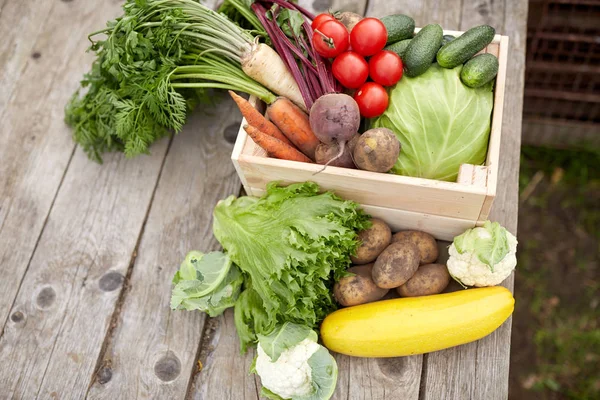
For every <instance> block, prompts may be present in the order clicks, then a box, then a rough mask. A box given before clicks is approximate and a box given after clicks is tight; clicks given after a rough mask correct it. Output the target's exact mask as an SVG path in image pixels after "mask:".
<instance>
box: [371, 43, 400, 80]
mask: <svg viewBox="0 0 600 400" xmlns="http://www.w3.org/2000/svg"><path fill="white" fill-rule="evenodd" d="M369 75H370V76H371V79H373V80H374V81H375V82H377V83H379V84H380V85H383V86H392V85H395V84H396V83H397V82H398V81H399V80H400V78H402V60H401V59H400V56H398V54H396V53H394V52H393V51H385V50H384V51H380V52H379V53H377V54H375V55H374V56H373V57H371V59H370V60H369Z"/></svg>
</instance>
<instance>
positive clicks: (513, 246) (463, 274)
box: [447, 228, 517, 287]
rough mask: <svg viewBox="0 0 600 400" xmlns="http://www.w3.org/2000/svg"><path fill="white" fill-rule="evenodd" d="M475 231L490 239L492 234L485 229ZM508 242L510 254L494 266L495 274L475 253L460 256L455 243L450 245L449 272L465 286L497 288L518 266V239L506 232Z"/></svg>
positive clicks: (469, 252) (468, 252) (466, 252)
mask: <svg viewBox="0 0 600 400" xmlns="http://www.w3.org/2000/svg"><path fill="white" fill-rule="evenodd" d="M473 231H475V232H476V234H477V235H478V236H479V237H482V238H489V237H490V233H489V232H488V231H487V230H486V229H484V228H474V229H473ZM506 239H507V242H508V248H509V250H508V253H507V254H506V256H505V257H504V258H503V259H502V260H500V262H498V263H497V264H495V265H494V272H492V269H491V268H490V267H489V266H488V265H487V264H484V263H482V262H481V261H480V260H479V258H478V257H477V254H476V253H475V252H474V251H465V252H464V253H463V254H460V253H459V252H458V250H457V249H456V246H455V245H454V243H452V244H451V245H450V248H449V249H448V253H449V254H450V257H449V258H448V263H447V266H448V272H450V275H452V277H453V278H454V279H456V280H458V281H459V282H461V283H462V284H463V285H465V286H477V287H483V286H495V285H499V284H500V283H502V281H503V280H505V279H506V278H507V277H508V276H509V275H510V274H511V273H512V271H513V270H514V269H515V267H516V265H517V255H516V253H517V238H516V237H514V236H513V235H512V234H511V233H510V232H508V231H506Z"/></svg>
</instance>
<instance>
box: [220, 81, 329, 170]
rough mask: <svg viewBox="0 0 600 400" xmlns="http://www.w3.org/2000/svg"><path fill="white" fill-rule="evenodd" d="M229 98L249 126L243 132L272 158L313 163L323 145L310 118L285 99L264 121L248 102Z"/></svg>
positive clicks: (274, 104) (271, 108) (269, 110)
mask: <svg viewBox="0 0 600 400" xmlns="http://www.w3.org/2000/svg"><path fill="white" fill-rule="evenodd" d="M229 94H230V95H231V97H232V98H233V100H234V101H235V102H236V104H237V106H238V108H239V109H240V112H241V113H242V115H243V116H244V118H246V121H247V122H248V124H247V125H245V126H244V130H245V131H246V133H248V136H250V137H251V138H252V140H254V142H255V143H256V144H257V145H259V146H260V147H262V148H263V149H264V150H265V151H266V152H267V154H268V155H269V156H270V157H274V158H279V159H282V160H290V161H300V162H308V163H312V162H314V161H315V151H316V148H317V146H318V145H319V143H320V141H319V139H317V137H316V136H315V134H314V133H313V131H312V129H311V127H310V122H309V119H308V115H307V114H306V113H305V112H304V111H302V110H301V109H300V107H298V106H297V105H295V104H294V103H292V102H291V101H290V100H288V99H286V98H285V97H278V98H277V99H276V100H275V101H274V102H272V103H271V104H270V105H269V107H268V108H267V116H268V117H269V119H267V118H265V116H264V115H262V114H261V113H260V112H258V111H257V110H256V109H255V108H254V107H253V106H252V104H250V103H249V102H248V100H246V99H244V98H243V97H241V96H239V95H237V94H236V93H234V92H233V91H231V90H230V91H229Z"/></svg>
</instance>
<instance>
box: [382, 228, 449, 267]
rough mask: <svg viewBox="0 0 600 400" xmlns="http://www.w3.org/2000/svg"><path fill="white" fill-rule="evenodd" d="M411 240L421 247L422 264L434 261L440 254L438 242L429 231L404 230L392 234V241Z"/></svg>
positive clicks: (410, 241)
mask: <svg viewBox="0 0 600 400" xmlns="http://www.w3.org/2000/svg"><path fill="white" fill-rule="evenodd" d="M397 242H409V243H413V244H415V245H416V246H417V247H418V248H419V254H420V258H421V261H420V263H421V265H423V264H431V263H434V262H435V261H436V260H437V258H438V255H439V251H438V247H437V242H436V241H435V238H434V237H433V236H431V235H430V234H429V233H425V232H421V231H402V232H398V233H395V234H394V236H392V243H397Z"/></svg>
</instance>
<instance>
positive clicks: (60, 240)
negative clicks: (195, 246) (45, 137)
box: [0, 140, 167, 399]
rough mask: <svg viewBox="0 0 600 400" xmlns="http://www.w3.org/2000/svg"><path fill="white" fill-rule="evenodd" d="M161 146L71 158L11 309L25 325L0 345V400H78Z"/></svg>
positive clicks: (12, 325)
mask: <svg viewBox="0 0 600 400" xmlns="http://www.w3.org/2000/svg"><path fill="white" fill-rule="evenodd" d="M166 145H167V141H166V140H163V141H161V142H160V143H157V145H156V146H155V147H154V149H153V151H154V155H153V156H152V157H139V158H137V159H135V160H126V159H125V158H124V157H123V155H122V154H112V155H110V156H107V157H106V159H105V164H104V165H99V164H97V163H94V162H91V161H90V160H89V159H88V158H87V156H86V155H85V154H84V153H83V151H81V150H78V151H77V152H76V154H75V156H74V159H73V161H72V163H71V166H70V168H69V170H68V172H67V174H66V176H65V180H64V183H63V185H62V187H61V190H60V191H59V194H58V196H57V198H56V202H55V204H54V207H53V208H52V211H51V213H50V216H49V218H48V222H47V224H46V227H45V228H44V232H43V234H42V236H41V238H40V242H39V244H38V246H37V248H36V251H35V254H34V255H33V258H32V260H31V266H30V267H29V269H28V271H27V274H26V275H25V278H24V280H23V284H22V285H21V288H20V290H19V293H18V296H17V299H16V301H15V306H14V308H13V312H20V313H22V314H23V315H24V316H25V317H24V319H23V320H22V321H20V322H14V320H13V319H11V320H10V322H9V323H8V324H7V326H6V329H5V331H4V335H3V336H2V338H1V339H0V359H1V360H2V363H0V379H1V381H0V392H1V393H3V394H7V395H9V397H11V396H14V397H15V398H23V399H32V398H35V397H36V396H39V397H40V398H50V397H52V396H55V397H56V396H58V397H57V398H64V397H67V396H69V397H70V398H74V399H75V398H82V397H83V396H85V391H86V388H87V387H88V385H89V383H90V380H91V377H92V372H93V370H94V367H95V365H96V360H97V357H98V354H99V352H100V348H101V346H102V342H103V339H104V336H105V334H106V332H107V330H108V326H109V322H110V318H111V316H112V314H113V310H114V307H115V303H116V300H117V298H118V296H119V292H120V290H121V287H122V285H121V284H122V282H123V277H124V276H125V274H126V273H127V269H128V267H129V263H130V260H131V254H132V253H133V250H134V248H135V246H136V244H137V238H138V236H139V234H140V230H141V228H142V224H143V222H144V219H145V217H146V211H147V208H148V205H149V204H150V199H151V197H152V193H153V190H154V187H155V183H156V179H157V176H158V173H159V170H160V167H161V164H162V160H163V157H164V154H165V151H166V147H167V146H166ZM11 377H12V379H11Z"/></svg>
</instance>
